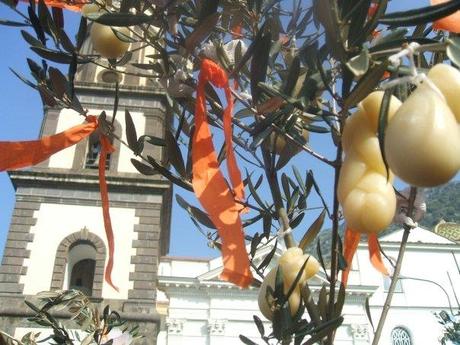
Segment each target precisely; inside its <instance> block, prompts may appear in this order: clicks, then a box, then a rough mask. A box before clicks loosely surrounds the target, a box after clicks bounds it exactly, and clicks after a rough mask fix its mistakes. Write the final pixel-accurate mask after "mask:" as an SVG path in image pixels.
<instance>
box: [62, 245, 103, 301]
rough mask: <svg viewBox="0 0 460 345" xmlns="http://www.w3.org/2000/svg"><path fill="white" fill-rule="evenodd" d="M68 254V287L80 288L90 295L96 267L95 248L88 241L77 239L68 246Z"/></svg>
mask: <svg viewBox="0 0 460 345" xmlns="http://www.w3.org/2000/svg"><path fill="white" fill-rule="evenodd" d="M68 255H69V256H68V261H67V262H68V264H67V272H68V286H69V289H75V290H80V291H81V292H83V293H84V294H85V295H87V296H91V295H92V293H93V282H94V271H95V268H96V249H95V248H94V247H93V246H92V245H91V244H89V243H85V242H84V241H79V242H77V243H76V244H75V245H73V246H72V247H71V248H70V250H69V254H68Z"/></svg>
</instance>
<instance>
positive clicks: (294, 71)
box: [283, 56, 300, 96]
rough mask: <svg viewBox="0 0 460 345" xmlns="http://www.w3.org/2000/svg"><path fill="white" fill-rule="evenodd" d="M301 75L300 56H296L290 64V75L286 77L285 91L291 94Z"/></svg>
mask: <svg viewBox="0 0 460 345" xmlns="http://www.w3.org/2000/svg"><path fill="white" fill-rule="evenodd" d="M299 75H300V58H299V56H295V57H294V59H293V60H292V63H291V65H290V66H289V71H288V76H287V78H286V83H285V84H284V88H283V93H284V94H286V95H289V96H291V94H292V91H293V90H294V87H295V85H296V84H297V80H298V79H299Z"/></svg>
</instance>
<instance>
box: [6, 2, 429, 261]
mask: <svg viewBox="0 0 460 345" xmlns="http://www.w3.org/2000/svg"><path fill="white" fill-rule="evenodd" d="M392 3H395V1H392ZM404 3H405V4H406V6H407V4H408V2H404ZM424 5H426V2H425V1H424V3H423V4H420V3H418V6H424ZM20 6H21V7H22V8H24V5H20ZM65 15H66V17H65V22H66V28H70V27H72V26H74V27H75V26H76V25H78V20H79V17H78V15H75V14H73V13H68V12H67V13H65ZM0 18H1V19H7V18H10V19H14V20H18V19H19V18H18V16H16V15H14V13H12V11H10V10H9V9H8V8H6V6H4V5H0ZM0 42H1V47H2V49H0V61H1V64H0V123H1V125H0V140H32V139H36V138H37V136H38V133H39V129H40V124H41V120H42V117H43V107H42V104H41V100H40V97H39V95H38V93H37V92H36V91H35V90H33V89H31V88H29V87H28V86H26V85H25V84H23V83H22V82H21V81H20V80H18V79H17V78H16V77H15V76H14V75H13V74H12V73H11V72H10V70H9V68H8V67H11V68H13V69H15V70H16V71H19V72H22V73H23V74H24V75H26V76H28V75H29V71H28V68H27V65H26V57H31V58H33V59H36V60H38V59H37V57H36V55H35V54H34V53H33V52H32V51H31V50H30V49H29V48H28V46H27V44H26V43H25V42H24V40H23V39H22V36H21V34H20V30H18V29H17V28H10V27H5V26H1V27H0ZM311 146H312V147H313V149H315V150H318V151H319V152H321V153H323V154H325V155H326V156H328V157H329V158H331V159H332V158H333V147H332V145H331V143H330V140H329V138H328V135H313V136H312V138H311ZM295 164H296V166H297V167H298V168H299V170H300V171H302V172H303V173H305V171H306V170H307V169H313V170H314V172H315V176H316V177H317V178H318V182H319V184H320V186H321V187H322V189H323V191H324V194H325V195H326V198H327V200H330V199H331V195H332V169H330V168H329V167H327V166H326V165H325V164H323V163H320V162H318V161H317V160H315V159H313V158H312V157H310V156H309V155H307V154H305V153H302V154H300V155H299V156H298V158H296V159H295ZM289 171H290V168H289ZM257 176H258V175H257ZM175 192H179V193H180V194H181V195H182V196H183V197H184V198H185V199H186V200H187V201H189V202H191V203H194V204H196V201H195V198H194V196H193V194H192V193H188V192H182V191H181V190H180V189H179V188H175ZM266 193H267V190H266V189H264V190H263V191H262V195H268V194H266ZM270 199H271V198H270ZM0 205H1V206H0V256H1V253H2V252H3V247H4V242H5V239H6V235H7V231H8V227H9V222H10V217H11V214H12V211H13V207H14V189H13V187H12V185H11V182H10V180H9V178H8V175H7V174H6V173H0ZM319 205H320V202H319V200H318V199H317V198H312V199H311V201H310V202H309V207H315V206H319ZM318 212H319V211H313V212H311V213H309V214H308V215H307V217H305V219H304V221H303V223H302V225H301V226H299V228H298V230H296V232H297V234H296V236H297V237H299V236H302V234H303V231H305V230H306V229H307V228H308V225H309V224H310V223H311V222H312V221H313V220H314V219H315V218H316V216H317V214H318ZM172 217H173V219H172V229H171V232H172V238H171V251H170V254H171V255H177V256H199V257H207V256H217V255H218V253H217V252H216V251H214V250H211V249H209V248H208V247H207V245H206V241H205V239H204V237H203V236H201V235H200V234H199V233H198V231H196V229H195V226H194V225H193V224H192V222H191V221H190V220H189V218H188V215H187V214H186V212H185V211H183V210H182V209H181V208H180V207H178V206H177V205H173V216H172ZM256 227H257V226H256ZM260 227H261V224H260ZM255 231H257V229H256V230H255Z"/></svg>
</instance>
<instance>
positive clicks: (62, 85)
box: [48, 67, 69, 99]
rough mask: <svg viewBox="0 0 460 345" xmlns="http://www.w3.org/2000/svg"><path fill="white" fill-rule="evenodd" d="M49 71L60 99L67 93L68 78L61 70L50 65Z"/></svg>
mask: <svg viewBox="0 0 460 345" xmlns="http://www.w3.org/2000/svg"><path fill="white" fill-rule="evenodd" d="M48 73H49V76H50V79H51V84H52V86H53V90H54V92H55V93H56V96H57V97H58V98H59V99H62V97H63V96H64V95H65V94H67V92H68V89H69V84H68V82H67V78H66V77H65V76H64V74H62V72H61V71H60V70H58V69H57V68H54V67H50V68H49V72H48Z"/></svg>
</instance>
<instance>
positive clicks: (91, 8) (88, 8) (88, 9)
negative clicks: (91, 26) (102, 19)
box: [81, 4, 101, 17]
mask: <svg viewBox="0 0 460 345" xmlns="http://www.w3.org/2000/svg"><path fill="white" fill-rule="evenodd" d="M100 9H101V8H100V7H99V6H98V5H96V4H86V5H84V6H83V7H82V8H81V14H82V16H84V17H86V16H87V15H88V14H91V13H96V12H99V11H100Z"/></svg>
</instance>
